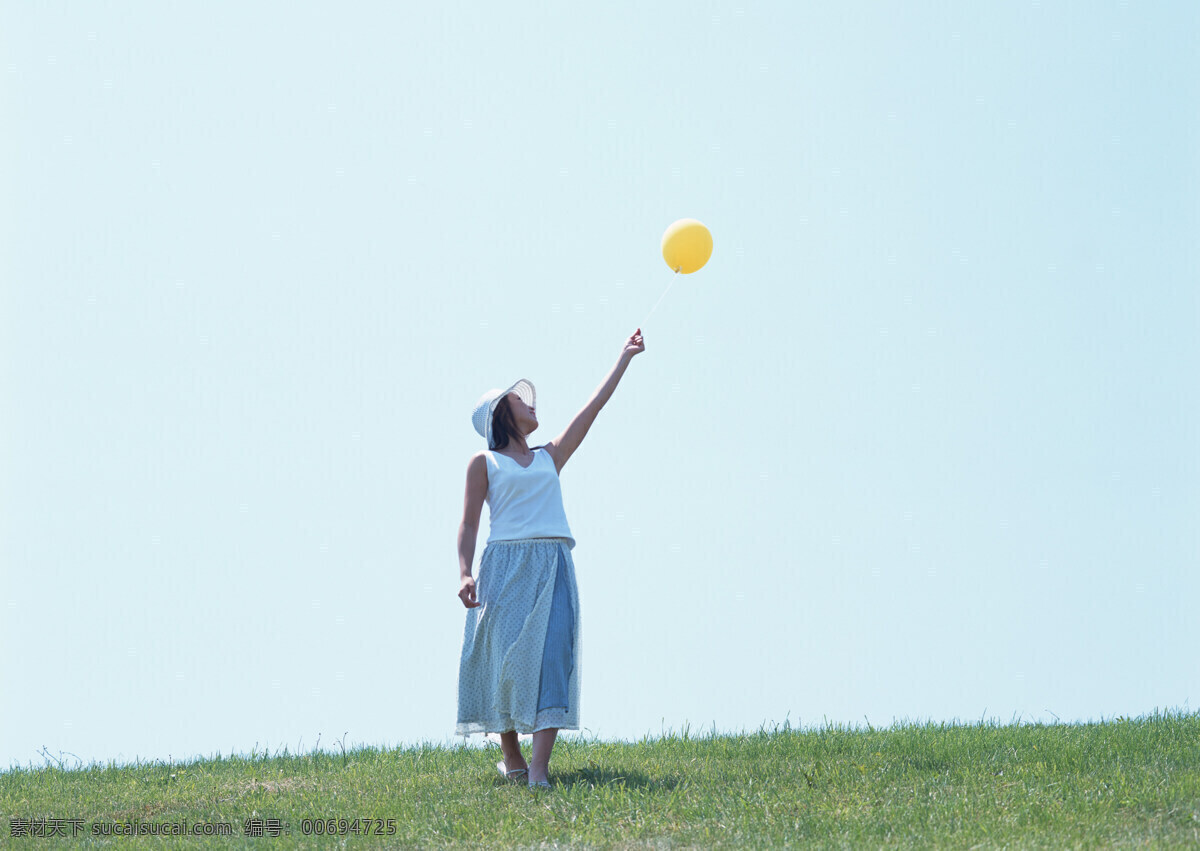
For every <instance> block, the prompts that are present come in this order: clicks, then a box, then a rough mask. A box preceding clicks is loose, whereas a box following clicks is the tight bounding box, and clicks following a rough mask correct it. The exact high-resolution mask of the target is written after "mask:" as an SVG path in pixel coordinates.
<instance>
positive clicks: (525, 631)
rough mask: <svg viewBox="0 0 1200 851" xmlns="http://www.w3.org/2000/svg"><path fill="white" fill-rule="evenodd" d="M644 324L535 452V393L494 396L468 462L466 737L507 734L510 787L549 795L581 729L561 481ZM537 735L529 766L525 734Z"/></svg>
mask: <svg viewBox="0 0 1200 851" xmlns="http://www.w3.org/2000/svg"><path fill="white" fill-rule="evenodd" d="M645 349H646V346H645V344H644V342H643V341H642V329H641V328H639V329H638V330H637V331H636V332H635V333H634V334H633V335H632V336H631V337H630V338H629V339H628V340H627V341H626V342H625V346H624V348H623V349H622V350H621V356H620V358H618V359H617V364H616V366H614V367H613V368H612V370H611V371H610V372H609V373H608V376H607V377H606V378H605V379H604V381H603V383H601V385H600V386H599V387H598V388H597V389H596V392H595V393H593V394H592V398H591V399H589V400H588V403H587V404H586V405H584V406H583V409H582V410H581V411H580V412H579V413H578V414H576V415H575V418H574V419H573V420H571V424H570V425H568V426H567V428H566V430H565V431H563V433H562V434H560V435H559V436H558V437H556V438H554V440H552V441H550V442H549V443H547V444H544V445H542V446H538V447H535V448H534V449H530V448H529V444H528V441H527V437H528V436H529V435H530V434H532V433H533V431H534V429H536V428H537V427H538V420H537V414H536V410H535V402H536V396H535V391H534V388H533V385H532V384H530V383H529V382H528V381H525V380H521V381H518V382H517V383H516V384H514V385H513V386H512V387H510V388H509V389H508V390H505V391H501V390H490V391H488V392H487V393H485V394H484V395H483V398H481V399H480V400H479V403H478V404H477V405H476V407H475V413H474V415H473V416H472V418H471V419H472V422H473V424H474V426H475V430H476V431H478V432H479V434H480V436H481V437H483V438H484V439H485V440H486V441H487V446H488V448H487V449H486V450H484V451H482V452H478V453H476V454H475V455H474V456H472V457H471V461H470V463H469V464H468V465H467V494H466V500H465V502H464V505H463V519H462V525H461V526H459V529H458V564H459V575H460V579H461V582H460V585H459V591H458V596H459V599H461V600H462V602H463V605H464V606H466V607H467V623H466V629H465V631H464V633H463V646H462V658H461V660H460V662H459V671H458V724H457V727H456V732H457V733H458V734H459V735H462V736H466V735H469V734H470V733H500V734H501V736H500V746H501V749H502V751H503V752H504V760H503V761H502V762H500V763H497V764H496V767H497V769H498V770H499V771H500V773H501V774H502V775H504V776H505V777H507V778H509V779H513V780H521V779H522V776H523V775H524V776H527V777H528V779H529V786H530V788H533V787H539V786H540V787H543V788H549V786H550V782H549V771H550V752H551V751H552V750H553V749H554V740H555V737H556V736H557V735H558V731H559V730H560V729H564V728H565V729H568V730H578V729H579V647H580V644H579V595H578V591H577V590H576V585H575V564H574V562H573V561H572V560H571V548H572V547H574V546H575V539H574V538H573V537H572V536H571V530H570V527H569V526H568V525H567V518H566V514H565V513H564V511H563V505H562V490H561V488H560V487H559V480H558V477H559V474H560V473H561V472H562V468H563V467H564V466H565V465H566V463H567V461H568V460H569V459H570V458H571V456H572V455H573V454H574V453H575V450H576V449H578V448H579V444H580V443H582V442H583V438H584V436H585V435H586V434H587V433H588V429H590V428H591V427H592V423H593V422H594V421H595V419H596V415H597V414H599V413H600V409H601V408H603V407H604V405H605V403H606V402H608V400H609V398H610V397H611V396H612V394H613V391H614V390H616V389H617V384H618V383H619V382H620V381H621V376H622V375H624V374H625V369H626V367H628V366H629V362H630V361H631V360H633V357H634V355H636V354H638V353H639V352H643V351H645ZM485 500H486V502H487V503H488V506H489V516H490V519H489V527H490V528H489V534H488V539H487V547H486V548H485V549H484V551H483V557H482V558H481V559H480V561H479V584H478V587H476V584H475V579H474V578H473V577H472V576H471V564H472V562H473V561H474V558H475V543H476V538H477V536H478V533H479V515H480V512H481V511H482V509H483V503H484V501H485ZM519 733H532V734H533V756H532V761H531V762H529V763H526V762H525V758H524V756H522V754H521V746H520V743H519V742H518V739H517V736H518V734H519Z"/></svg>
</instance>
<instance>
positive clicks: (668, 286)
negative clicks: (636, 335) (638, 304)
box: [638, 269, 679, 328]
mask: <svg viewBox="0 0 1200 851" xmlns="http://www.w3.org/2000/svg"><path fill="white" fill-rule="evenodd" d="M678 277H679V270H678V269H676V270H675V274H674V275H672V276H671V282H670V283H669V284H667V288H666V289H665V290H663V294H662V295H660V296H659V297H658V301H656V302H654V307H652V308H650V312H649V313H647V314H646V318H645V319H643V320H642V324H641V325H639V326H638V327H639V328H645V327H646V322H647V321H648V320H649V319H650V317H651V316H653V315H654V311H656V310H658V306H659V305H660V304H662V300H663V299H664V298H666V297H667V293H669V292H670V291H671V287H673V286H675V279H676V278H678Z"/></svg>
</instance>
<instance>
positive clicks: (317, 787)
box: [0, 713, 1200, 849]
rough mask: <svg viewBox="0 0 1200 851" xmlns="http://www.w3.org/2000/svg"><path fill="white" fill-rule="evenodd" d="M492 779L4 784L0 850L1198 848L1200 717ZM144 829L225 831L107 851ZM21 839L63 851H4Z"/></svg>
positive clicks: (461, 750) (456, 771)
mask: <svg viewBox="0 0 1200 851" xmlns="http://www.w3.org/2000/svg"><path fill="white" fill-rule="evenodd" d="M526 754H527V755H528V744H526ZM499 758H500V753H499V749H498V748H486V749H477V748H465V747H454V748H449V747H433V746H425V747H417V748H407V749H394V750H376V749H370V748H362V749H356V750H352V751H346V752H345V753H336V754H333V755H330V754H328V753H326V752H321V751H318V752H314V753H311V754H301V755H288V754H287V753H286V752H285V753H277V754H255V755H252V756H249V757H224V758H222V757H217V758H214V759H210V760H199V761H194V762H190V763H186V764H183V763H181V764H175V765H168V764H164V763H153V764H142V765H124V766H113V765H110V766H98V765H92V766H80V767H77V768H74V769H71V768H60V767H58V766H56V765H54V764H53V763H51V764H50V765H49V766H48V767H41V768H12V769H9V770H7V771H5V772H4V773H3V774H0V808H2V810H3V815H4V819H5V822H4V824H3V836H0V845H8V847H13V848H20V847H29V848H49V847H56V846H69V847H73V848H78V847H97V846H108V847H121V848H125V847H130V848H138V847H143V848H174V847H188V848H195V847H205V848H221V849H230V848H244V847H255V848H260V849H263V848H269V849H285V848H296V847H309V848H312V847H322V848H325V847H358V848H374V847H428V846H446V845H463V846H488V847H492V846H495V847H540V846H546V847H548V846H552V845H555V844H562V845H577V846H584V847H618V848H624V847H654V848H688V847H701V848H707V847H725V848H741V847H744V846H748V847H755V848H768V847H779V846H813V847H844V848H872V847H912V848H926V847H931V846H932V847H944V848H977V847H982V848H1003V847H1017V848H1024V847H1046V848H1096V847H1113V846H1125V845H1151V846H1155V847H1165V846H1189V847H1200V713H1197V714H1185V713H1165V714H1164V713H1156V714H1155V715H1153V716H1149V717H1145V718H1138V719H1123V718H1118V719H1116V720H1113V721H1107V722H1102V723H1094V724H1054V725H1030V724H1026V725H1000V724H996V723H978V724H972V725H948V724H924V725H913V724H907V725H896V726H893V727H892V728H890V729H872V728H870V727H863V728H857V729H848V728H845V727H839V726H832V725H830V726H826V727H824V728H820V729H813V730H793V729H791V728H790V727H789V726H787V725H785V726H783V727H776V728H775V729H772V730H766V729H763V730H760V731H758V732H756V733H749V734H743V735H736V736H728V735H726V736H716V735H711V734H710V735H706V736H695V735H692V734H690V732H689V731H687V730H685V731H684V732H683V733H682V734H671V735H668V736H665V737H663V738H659V739H653V740H649V739H648V740H644V741H642V742H637V743H611V742H601V741H585V740H582V739H573V738H568V737H566V736H560V738H559V742H558V744H557V745H556V747H555V751H554V758H553V760H552V761H551V766H550V779H551V782H552V783H553V784H554V788H552V789H550V790H548V791H545V790H543V791H537V792H533V791H530V790H529V789H528V788H527V787H525V786H517V785H513V784H509V783H506V782H505V781H504V780H502V779H501V778H500V777H499V776H498V775H497V773H496V770H495V767H494V764H495V762H496V760H498V759H499ZM138 823H141V824H143V825H150V824H155V825H166V826H167V827H168V829H179V828H180V827H182V828H183V829H186V830H191V829H193V828H195V829H200V830H205V829H207V830H210V831H211V830H216V829H218V828H217V827H215V826H217V825H221V824H224V825H228V826H229V831H230V832H229V833H228V834H226V835H220V836H215V835H214V836H165V837H164V836H140V837H127V836H117V837H114V836H106V835H103V833H104V831H106V830H111V828H110V826H111V825H113V824H115V825H117V826H118V827H119V828H121V829H125V828H124V826H125V825H134V826H135V828H136V825H137V824H138ZM24 831H29V832H30V833H49V832H52V831H57V832H58V834H59V837H60V838H57V839H53V838H41V837H38V836H31V837H29V838H19V837H16V836H14V833H21V832H24ZM248 831H249V832H250V833H259V832H261V833H262V834H263V835H262V836H257V835H254V836H251V835H247V832H248ZM73 833H74V836H72V834H73Z"/></svg>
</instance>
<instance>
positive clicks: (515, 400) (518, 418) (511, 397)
mask: <svg viewBox="0 0 1200 851" xmlns="http://www.w3.org/2000/svg"><path fill="white" fill-rule="evenodd" d="M508 408H509V410H510V411H512V415H513V422H514V423H516V426H517V431H519V432H521V434H533V431H534V429H536V428H537V427H538V421H537V414H536V413H534V410H533V408H531V407H529V406H528V405H526V404H525V403H524V402H523V401H522V400H521V397H520V396H518V395H517V394H516V393H509V394H508Z"/></svg>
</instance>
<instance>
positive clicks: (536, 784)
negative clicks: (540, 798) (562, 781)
mask: <svg viewBox="0 0 1200 851" xmlns="http://www.w3.org/2000/svg"><path fill="white" fill-rule="evenodd" d="M529 788H530V789H549V788H550V781H549V780H530V781H529Z"/></svg>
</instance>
